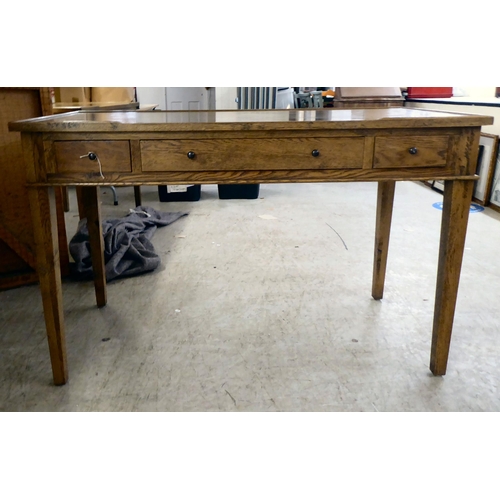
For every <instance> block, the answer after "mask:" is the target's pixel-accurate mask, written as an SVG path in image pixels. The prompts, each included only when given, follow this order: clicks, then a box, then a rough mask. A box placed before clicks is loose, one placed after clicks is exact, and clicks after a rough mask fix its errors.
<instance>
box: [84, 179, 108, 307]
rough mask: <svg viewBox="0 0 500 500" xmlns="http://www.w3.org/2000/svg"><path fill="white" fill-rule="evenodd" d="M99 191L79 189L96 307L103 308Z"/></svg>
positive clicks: (104, 277) (103, 279)
mask: <svg viewBox="0 0 500 500" xmlns="http://www.w3.org/2000/svg"><path fill="white" fill-rule="evenodd" d="M99 189H100V188H99V187H98V186H97V187H96V186H85V187H82V188H81V191H80V193H81V197H82V207H83V213H84V215H85V217H86V219H87V228H88V231H89V243H90V256H91V259H92V271H93V274H94V287H95V296H96V302H97V307H104V306H105V305H106V303H107V301H108V299H107V290H106V269H105V263H104V239H103V234H102V222H101V200H100V191H99Z"/></svg>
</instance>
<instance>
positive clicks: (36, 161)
mask: <svg viewBox="0 0 500 500" xmlns="http://www.w3.org/2000/svg"><path fill="white" fill-rule="evenodd" d="M491 123H493V118H491V117H485V116H474V115H466V114H457V113H443V112H435V111H423V110H416V109H408V108H388V109H352V110H350V109H320V110H312V109H311V110H262V111H197V112H192V111H191V112H189V111H188V112H184V111H151V112H131V111H116V112H85V111H80V112H75V113H66V114H61V115H57V116H52V117H44V118H37V119H31V120H23V121H18V122H14V123H11V124H10V130H16V131H20V132H21V133H22V142H23V149H24V156H25V164H26V173H27V179H28V185H29V193H30V195H29V196H30V205H31V211H32V217H33V226H34V227H35V228H36V231H35V238H36V259H37V267H38V276H39V279H40V287H41V291H42V300H43V308H44V314H45V322H46V327H47V336H48V342H49V350H50V356H51V362H52V371H53V377H54V383H55V384H57V385H61V384H64V383H66V381H67V379H68V367H67V361H66V345H65V334H64V318H63V309H62V289H61V276H60V271H59V262H58V253H59V250H58V242H57V224H56V213H55V208H54V194H53V191H54V190H53V189H52V188H53V187H54V186H68V185H71V186H80V187H81V188H82V192H83V194H84V213H85V215H86V217H87V219H88V225H89V233H90V245H91V253H92V261H93V266H94V276H95V278H94V282H95V290H96V299H97V305H98V306H99V307H102V306H104V305H105V304H106V279H105V273H104V257H103V237H102V230H101V218H100V208H99V189H98V187H99V186H107V185H114V186H129V185H130V186H136V185H141V184H146V185H147V184H149V185H158V184H209V183H212V184H216V183H240V184H244V183H250V184H254V183H275V182H352V181H365V182H366V181H374V182H378V200H377V213H376V227H375V252H374V256H375V259H374V267H373V284H372V296H373V298H375V299H381V298H382V295H383V289H384V279H385V271H386V262H387V251H388V244H389V232H390V224H391V217H392V205H393V200H394V188H395V182H396V181H422V180H432V179H443V180H444V181H445V190H444V207H443V215H442V227H441V240H440V250H439V263H438V274H437V285H436V300H435V310H434V326H433V332H432V346H431V360H430V369H431V371H432V373H433V374H434V375H444V374H445V373H446V365H447V360H448V352H449V345H450V340H451V333H452V325H453V317H454V313H455V303H456V297H457V291H458V284H459V278H460V268H461V264H462V255H463V249H464V243H465V236H466V231H467V222H468V217H469V207H470V202H471V197H472V191H473V186H474V182H475V180H476V179H477V177H476V176H475V175H474V172H475V166H476V160H477V154H478V149H479V148H478V145H479V135H480V130H481V125H489V124H491ZM89 153H91V154H89ZM82 157H83V158H82Z"/></svg>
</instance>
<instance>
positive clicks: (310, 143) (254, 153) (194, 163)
mask: <svg viewBox="0 0 500 500" xmlns="http://www.w3.org/2000/svg"><path fill="white" fill-rule="evenodd" d="M364 141H365V140H364V138H362V137H355V138H346V137H340V138H337V137H335V138H317V139H316V138H315V139H313V138H285V139H207V140H159V141H141V153H142V154H141V155H142V171H143V172H165V171H176V170H177V171H178V170H184V171H186V170H187V171H199V170H224V169H228V170H235V169H246V170H261V169H262V168H265V167H268V168H272V169H273V170H290V169H306V170H307V169H315V170H317V169H351V168H354V169H355V168H362V167H363V152H364ZM313 151H318V152H319V155H318V156H313ZM189 152H193V153H194V155H195V156H194V158H193V159H189V157H188V153H189Z"/></svg>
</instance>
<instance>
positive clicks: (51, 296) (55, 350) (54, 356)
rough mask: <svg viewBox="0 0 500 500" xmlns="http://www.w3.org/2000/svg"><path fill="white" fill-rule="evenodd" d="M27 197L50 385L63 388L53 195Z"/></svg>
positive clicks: (43, 190) (45, 191)
mask: <svg viewBox="0 0 500 500" xmlns="http://www.w3.org/2000/svg"><path fill="white" fill-rule="evenodd" d="M28 193H29V200H30V206H31V215H32V220H33V231H34V237H35V244H36V263H37V272H38V280H39V282H40V289H41V292H42V303H43V312H44V316H45V324H46V328H47V339H48V342H49V351H50V360H51V364H52V374H53V378H54V384H56V385H63V384H65V383H66V382H67V380H68V364H67V359H66V338H65V333H64V317H63V301H62V288H61V270H60V267H59V242H58V232H57V215H56V203H55V193H54V189H53V188H47V187H31V188H30V189H29V190H28Z"/></svg>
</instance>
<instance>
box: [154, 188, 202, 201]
mask: <svg viewBox="0 0 500 500" xmlns="http://www.w3.org/2000/svg"><path fill="white" fill-rule="evenodd" d="M158 195H159V197H160V201H199V199H200V195H201V185H200V184H197V185H195V186H190V187H188V188H187V191H186V192H184V193H168V192H167V186H158Z"/></svg>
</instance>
